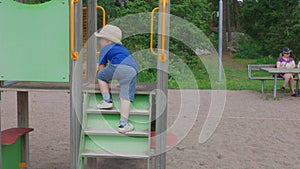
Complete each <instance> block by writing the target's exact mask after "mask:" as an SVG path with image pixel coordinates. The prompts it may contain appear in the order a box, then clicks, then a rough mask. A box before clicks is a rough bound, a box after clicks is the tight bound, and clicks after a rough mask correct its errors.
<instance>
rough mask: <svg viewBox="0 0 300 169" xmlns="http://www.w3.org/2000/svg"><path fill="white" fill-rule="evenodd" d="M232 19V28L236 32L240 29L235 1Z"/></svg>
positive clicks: (234, 2) (235, 0) (234, 1)
mask: <svg viewBox="0 0 300 169" xmlns="http://www.w3.org/2000/svg"><path fill="white" fill-rule="evenodd" d="M233 18H234V27H235V29H236V30H237V29H239V28H240V20H239V7H238V1H237V0H233Z"/></svg>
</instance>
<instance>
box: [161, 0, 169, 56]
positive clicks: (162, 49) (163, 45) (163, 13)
mask: <svg viewBox="0 0 300 169" xmlns="http://www.w3.org/2000/svg"><path fill="white" fill-rule="evenodd" d="M168 2H169V1H168V0H160V3H161V4H162V7H163V12H162V15H163V17H162V36H161V55H160V57H159V61H160V62H166V61H167V55H166V53H165V39H166V12H167V4H168Z"/></svg>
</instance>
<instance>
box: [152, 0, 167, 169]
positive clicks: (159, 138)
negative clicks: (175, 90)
mask: <svg viewBox="0 0 300 169" xmlns="http://www.w3.org/2000/svg"><path fill="white" fill-rule="evenodd" d="M170 3H171V0H168V4H167V6H166V13H165V15H164V14H163V13H162V12H163V5H162V3H161V1H160V0H159V4H160V5H159V10H160V13H159V27H158V39H159V40H158V48H159V50H158V51H159V57H158V63H157V69H158V70H157V89H158V90H159V92H158V93H157V96H156V105H157V107H156V153H157V154H159V155H158V156H157V157H156V160H155V165H156V166H155V167H156V169H165V168H166V131H167V100H168V64H169V63H168V62H169V32H170V15H169V14H170ZM163 17H165V19H163ZM163 21H164V22H165V24H164V23H162V22H163ZM163 25H165V29H164V30H165V34H163V33H162V32H163ZM162 36H165V39H164V50H161V49H162V46H163V44H162V43H163V40H162ZM162 53H165V54H166V58H167V60H166V62H161V61H160V55H161V54H162ZM164 99H165V100H164Z"/></svg>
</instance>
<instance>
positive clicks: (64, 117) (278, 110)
mask: <svg viewBox="0 0 300 169" xmlns="http://www.w3.org/2000/svg"><path fill="white" fill-rule="evenodd" d="M189 92H191V93H194V92H199V93H200V97H201V99H200V101H195V100H194V99H193V98H191V99H190V100H187V101H186V103H184V104H186V105H190V106H193V105H200V109H199V112H198V116H197V118H196V119H190V121H191V122H192V121H193V120H196V121H195V124H194V125H193V127H192V129H191V130H190V131H189V132H188V134H187V135H186V137H184V139H183V140H182V141H181V142H180V143H179V144H178V145H176V146H175V147H174V148H173V149H172V150H170V151H169V152H168V153H167V168H168V169H299V168H300V104H299V103H300V98H292V97H290V96H289V94H287V93H279V99H278V100H273V99H272V97H271V93H269V94H261V93H258V92H255V91H228V92H227V98H226V104H225V109H224V113H223V118H222V120H221V122H220V124H219V126H218V128H217V130H216V131H215V132H214V134H213V135H212V137H211V138H210V139H209V140H208V141H207V142H205V143H203V144H200V143H199V141H198V138H199V134H200V131H201V128H202V127H203V124H204V121H205V119H206V116H207V113H208V111H209V108H210V104H211V100H210V98H211V91H208V90H200V91H189ZM2 96H3V97H2V102H1V119H2V121H1V129H2V130H3V129H6V128H10V127H15V126H16V93H15V92H4V93H3V95H2ZM180 101H181V97H180V91H178V90H170V91H169V102H168V125H169V126H171V125H172V124H173V122H174V121H175V120H176V118H177V115H178V113H179V112H178V111H179V110H180V107H179V106H180V105H179V104H177V102H180ZM183 118H190V117H189V116H183ZM69 119H70V114H69V94H68V93H53V92H52V93H51V92H49V93H36V92H31V93H30V119H29V120H30V127H33V128H34V129H35V130H34V132H32V133H31V134H30V154H31V156H30V159H31V160H30V161H31V163H30V168H32V169H67V168H70V167H69V166H70V164H69V163H70V148H69V145H70V132H69V131H70V121H69ZM182 121H184V120H182ZM98 164H99V167H98V168H101V169H102V168H103V169H106V168H108V169H117V168H120V169H121V168H122V169H124V168H126V169H127V168H128V169H134V168H138V169H140V168H144V167H145V165H144V164H145V163H144V161H141V160H115V159H101V160H98Z"/></svg>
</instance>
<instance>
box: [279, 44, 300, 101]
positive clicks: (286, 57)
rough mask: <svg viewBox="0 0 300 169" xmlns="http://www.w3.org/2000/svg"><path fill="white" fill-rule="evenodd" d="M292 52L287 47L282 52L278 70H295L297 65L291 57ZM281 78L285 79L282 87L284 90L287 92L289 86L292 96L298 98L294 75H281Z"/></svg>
mask: <svg viewBox="0 0 300 169" xmlns="http://www.w3.org/2000/svg"><path fill="white" fill-rule="evenodd" d="M291 52H292V50H290V49H289V48H287V47H285V48H283V50H282V52H281V54H280V55H281V56H280V57H279V58H278V59H277V63H276V67H277V68H295V67H296V64H295V61H294V59H293V58H292V57H290V56H291ZM280 77H282V78H283V79H284V83H283V85H282V88H281V89H282V90H285V88H286V85H287V84H289V86H290V89H291V94H292V96H293V97H297V94H296V93H295V89H294V75H293V74H290V73H286V74H281V75H280Z"/></svg>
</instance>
